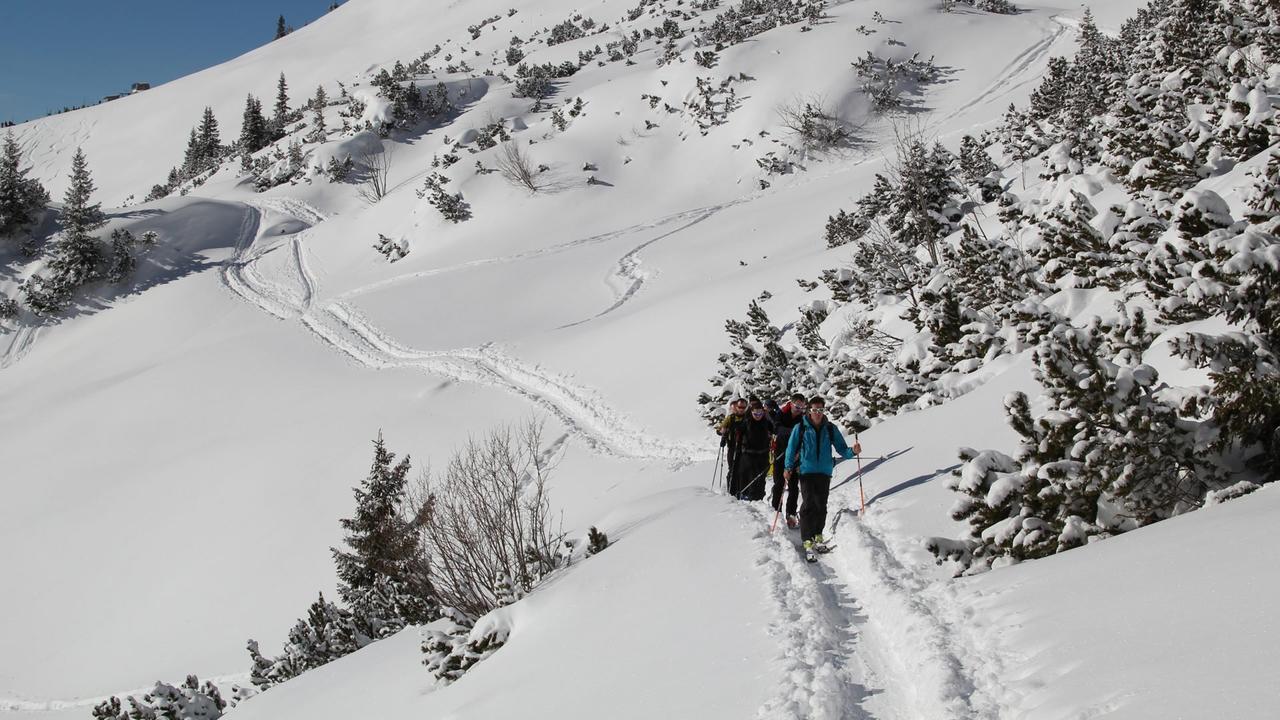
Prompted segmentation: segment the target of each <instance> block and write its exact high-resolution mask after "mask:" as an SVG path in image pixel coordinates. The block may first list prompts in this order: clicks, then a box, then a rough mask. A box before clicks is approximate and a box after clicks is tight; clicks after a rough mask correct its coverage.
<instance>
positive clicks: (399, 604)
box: [331, 432, 436, 626]
mask: <svg viewBox="0 0 1280 720" xmlns="http://www.w3.org/2000/svg"><path fill="white" fill-rule="evenodd" d="M394 461H395V454H394V453H392V452H391V451H389V450H387V447H386V444H385V443H384V442H383V440H382V433H381V432H379V433H378V439H377V440H376V441H374V451H373V466H372V467H371V468H370V470H369V475H368V476H367V477H366V478H365V480H364V482H363V483H361V485H360V486H359V487H357V488H355V489H354V490H355V496H356V509H355V514H354V516H353V517H350V518H344V519H343V520H342V521H341V524H342V528H343V530H345V531H346V537H345V538H344V542H345V545H346V549H338V548H332V549H331V550H332V552H333V561H334V564H335V566H336V568H337V573H338V593H339V594H340V595H341V596H342V599H343V600H344V601H346V603H347V604H348V605H350V606H351V607H352V608H353V609H359V610H360V612H361V614H362V616H364V617H367V618H369V619H370V621H371V622H376V623H379V624H385V623H387V622H392V623H397V622H398V623H399V624H400V625H401V626H403V625H404V624H412V623H425V622H430V621H431V620H432V619H434V617H435V612H436V610H435V608H434V603H433V599H434V592H433V590H432V588H431V583H430V581H429V579H428V575H427V559H426V556H425V554H424V551H423V549H422V547H421V544H420V541H419V535H418V532H417V529H416V527H415V526H414V516H416V511H412V510H410V509H408V508H407V507H406V506H407V502H408V501H407V499H406V497H405V489H406V488H405V481H406V476H407V474H408V472H409V458H408V457H407V456H406V457H405V458H404V459H403V460H401V461H400V462H399V463H397V464H395V465H394V466H393V465H392V463H393V462H394ZM402 594H403V595H405V596H406V597H405V598H403V599H401V598H399V597H398V596H399V595H402ZM404 612H408V613H411V614H410V615H409V616H402V615H400V613H404Z"/></svg>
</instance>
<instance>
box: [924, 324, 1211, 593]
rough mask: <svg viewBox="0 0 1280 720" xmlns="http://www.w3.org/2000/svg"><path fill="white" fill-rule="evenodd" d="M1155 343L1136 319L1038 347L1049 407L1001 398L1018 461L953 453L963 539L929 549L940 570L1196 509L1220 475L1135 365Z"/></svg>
mask: <svg viewBox="0 0 1280 720" xmlns="http://www.w3.org/2000/svg"><path fill="white" fill-rule="evenodd" d="M1121 309H1122V310H1123V308H1121ZM1152 338H1153V335H1152V334H1151V333H1150V332H1149V331H1148V330H1147V327H1146V321H1145V318H1144V317H1143V315H1142V313H1141V311H1135V312H1134V313H1133V315H1131V316H1130V315H1126V314H1123V313H1122V315H1121V317H1120V319H1119V320H1118V321H1117V322H1115V323H1112V324H1104V323H1103V322H1101V321H1100V320H1098V319H1097V318H1095V319H1094V321H1093V322H1091V323H1090V325H1089V326H1088V327H1087V328H1083V329H1077V328H1073V327H1071V326H1070V325H1068V324H1066V323H1063V324H1060V325H1059V326H1058V327H1056V328H1054V330H1053V331H1052V332H1050V333H1049V334H1048V335H1046V336H1045V338H1044V339H1043V340H1042V341H1041V342H1040V344H1039V346H1038V347H1037V348H1036V352H1035V356H1034V358H1035V367H1036V371H1035V375H1036V379H1037V380H1038V381H1039V382H1040V384H1041V385H1042V386H1044V390H1045V395H1044V396H1045V398H1046V400H1047V403H1048V404H1047V407H1046V408H1045V409H1044V411H1042V412H1040V413H1039V414H1038V415H1035V414H1033V413H1032V410H1031V406H1030V402H1029V400H1028V399H1027V396H1026V395H1025V394H1023V393H1013V394H1011V395H1010V396H1009V397H1008V398H1006V400H1005V407H1006V410H1007V412H1008V414H1009V424H1010V425H1011V426H1012V427H1013V429H1014V430H1015V431H1017V432H1018V434H1019V435H1021V436H1022V442H1021V446H1020V450H1019V453H1018V456H1017V458H1016V460H1013V459H1010V458H1008V457H1006V456H1003V455H1000V454H999V453H992V452H990V451H987V452H982V453H979V452H975V451H972V450H968V451H965V452H963V453H962V455H961V459H962V460H963V461H964V463H965V465H964V466H963V467H962V468H961V469H960V470H959V471H958V472H957V473H956V475H955V478H956V479H955V480H954V481H953V483H952V486H953V489H955V490H956V491H957V492H959V493H960V494H961V496H962V497H961V499H960V500H959V501H958V502H957V504H956V506H955V507H954V508H953V510H952V517H953V518H955V519H956V520H967V521H968V522H969V536H968V537H967V538H965V539H963V540H961V541H959V542H957V541H951V540H946V539H936V538H935V539H934V540H932V541H930V548H931V549H932V550H933V551H934V553H935V554H936V555H937V556H938V557H939V559H940V560H941V559H951V560H956V561H958V562H959V563H960V564H961V566H962V568H963V569H977V568H985V567H990V566H991V565H992V563H993V562H996V561H1004V562H1017V561H1019V560H1025V559H1030V558H1036V557H1043V556H1045V555H1050V554H1053V553H1056V552H1061V551H1063V550H1068V549H1071V548H1073V547H1077V546H1079V545H1082V544H1084V543H1086V542H1088V541H1089V540H1090V538H1093V537H1106V536H1108V535H1112V534H1116V533H1120V532H1125V531H1127V530H1131V529H1134V528H1137V527H1141V526H1143V525H1148V524H1150V523H1153V522H1156V521H1158V520H1162V519H1165V518H1168V517H1171V516H1173V515H1176V514H1179V513H1182V512H1186V511H1187V510H1190V509H1193V508H1195V507H1197V506H1198V505H1199V504H1200V503H1201V502H1202V501H1203V498H1204V497H1205V494H1206V492H1207V491H1208V490H1209V489H1212V488H1214V487H1216V485H1217V484H1218V483H1219V482H1220V479H1219V478H1220V475H1219V471H1218V469H1217V467H1216V466H1215V465H1214V463H1213V460H1212V458H1211V456H1210V455H1209V454H1208V453H1206V452H1205V448H1204V447H1202V446H1200V445H1198V444H1197V426H1198V423H1197V422H1195V421H1194V420H1191V419H1187V418H1184V417H1183V416H1182V412H1181V410H1180V408H1179V407H1177V406H1176V405H1174V404H1173V402H1172V401H1171V399H1166V398H1165V397H1164V395H1163V393H1162V385H1161V383H1160V382H1159V376H1158V374H1157V373H1156V371H1155V369H1154V368H1152V367H1151V366H1149V365H1145V364H1143V363H1142V362H1141V355H1142V351H1143V350H1144V349H1145V348H1146V347H1147V346H1149V344H1150V342H1151V340H1152ZM1001 559H1004V560H1001Z"/></svg>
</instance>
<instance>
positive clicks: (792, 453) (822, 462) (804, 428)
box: [784, 415, 853, 475]
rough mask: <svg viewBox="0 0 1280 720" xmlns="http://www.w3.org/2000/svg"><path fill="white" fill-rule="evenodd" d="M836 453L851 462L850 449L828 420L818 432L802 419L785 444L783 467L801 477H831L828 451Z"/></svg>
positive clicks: (805, 418) (806, 418)
mask: <svg viewBox="0 0 1280 720" xmlns="http://www.w3.org/2000/svg"><path fill="white" fill-rule="evenodd" d="M833 448H834V449H835V450H836V451H837V452H839V453H840V457H842V458H844V459H845V460H852V459H853V450H850V449H849V445H848V443H846V442H845V441H844V435H842V434H840V428H838V427H836V424H835V423H833V422H831V421H830V420H824V421H823V423H822V427H821V428H815V427H814V426H813V423H811V422H810V421H809V416H808V415H805V416H804V419H802V420H801V421H800V422H799V423H797V424H796V426H795V427H794V428H792V430H791V439H790V440H789V441H787V459H786V463H787V464H786V465H784V467H787V468H790V469H791V470H793V471H794V470H796V469H797V468H799V470H800V474H801V475H808V474H810V473H819V474H822V475H830V474H831V473H832V472H834V471H835V463H833V462H832V461H831V451H832V449H833Z"/></svg>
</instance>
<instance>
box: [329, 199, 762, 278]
mask: <svg viewBox="0 0 1280 720" xmlns="http://www.w3.org/2000/svg"><path fill="white" fill-rule="evenodd" d="M737 202H742V201H737ZM733 204H736V202H734V203H726V204H723V205H712V206H710V207H704V208H696V209H693V210H684V211H681V212H678V213H675V214H672V215H667V216H665V217H661V218H658V219H657V220H650V221H647V222H642V223H637V224H635V225H630V226H628V227H625V228H622V229H620V230H610V231H609V232H605V233H600V234H599V235H592V236H591V237H586V238H580V239H577V240H571V241H569V242H565V243H560V244H559V245H551V246H549V247H545V248H537V249H534V250H522V251H520V252H518V253H513V254H511V255H502V256H499V257H490V258H481V259H479V260H468V261H466V262H461V263H458V264H456V265H449V266H447V267H441V268H431V269H430V270H420V271H417V272H411V273H405V274H404V275H396V276H395V277H390V278H387V279H385V280H379V281H377V282H373V283H370V284H368V285H363V286H361V287H358V288H355V289H353V290H348V291H346V292H344V293H341V294H340V295H338V296H337V298H336V299H338V300H349V299H351V298H354V297H359V296H361V295H367V294H368V293H371V292H375V291H378V290H383V289H385V288H389V287H393V286H395V285H400V284H402V283H406V282H410V281H413V280H421V279H423V278H429V277H434V276H436V275H444V274H446V273H453V272H458V271H459V270H469V269H471V268H477V267H484V266H486V265H506V264H510V263H515V262H520V261H523V260H530V259H533V258H538V257H545V256H547V255H557V254H559V253H562V252H566V251H569V250H576V249H578V248H581V247H587V246H589V245H599V244H600V243H605V242H609V241H610V240H616V239H617V238H620V237H623V236H626V235H631V234H634V233H637V232H642V231H644V230H652V229H654V228H659V227H662V226H664V225H668V224H670V223H674V222H680V221H683V220H687V219H689V218H694V221H693V222H690V223H688V224H687V225H685V227H688V226H689V225H693V224H695V223H697V222H700V221H702V220H705V219H706V218H707V217H710V216H711V215H713V214H715V213H716V212H719V211H720V210H723V209H725V208H726V207H729V206H730V205H733ZM683 229H684V228H680V229H679V230H675V231H673V232H672V233H667V234H666V235H663V236H662V237H667V236H669V235H672V234H674V233H676V232H679V231H680V230H683ZM659 239H661V238H655V240H659ZM640 249H642V248H637V249H636V250H633V251H632V253H634V252H636V251H638V250H640ZM632 253H628V255H631V254H632ZM624 259H625V258H624ZM620 262H621V261H620Z"/></svg>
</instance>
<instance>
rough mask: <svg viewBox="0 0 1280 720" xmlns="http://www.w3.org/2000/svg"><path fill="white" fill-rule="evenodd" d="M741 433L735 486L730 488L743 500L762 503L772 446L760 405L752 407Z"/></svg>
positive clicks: (771, 432)
mask: <svg viewBox="0 0 1280 720" xmlns="http://www.w3.org/2000/svg"><path fill="white" fill-rule="evenodd" d="M742 429H743V432H742V445H741V447H740V448H739V453H738V465H737V468H736V470H737V472H736V473H735V475H736V478H735V479H736V483H735V484H731V485H730V487H731V488H736V489H735V490H731V492H733V495H734V496H735V497H738V498H741V499H743V500H762V499H764V488H765V485H766V484H767V482H768V479H767V478H766V477H765V476H766V475H768V473H769V449H770V448H771V447H772V446H773V439H774V428H773V421H772V420H770V419H769V416H768V414H767V413H766V412H765V410H764V406H763V405H762V404H760V401H758V400H757V401H755V402H753V403H751V407H750V410H749V412H748V413H747V419H746V421H745V422H744V423H743V427H742Z"/></svg>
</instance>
